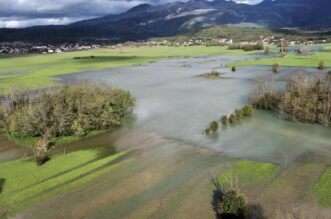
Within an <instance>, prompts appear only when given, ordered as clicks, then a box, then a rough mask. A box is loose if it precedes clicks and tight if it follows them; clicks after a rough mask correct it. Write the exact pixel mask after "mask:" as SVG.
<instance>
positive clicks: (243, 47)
mask: <svg viewBox="0 0 331 219" xmlns="http://www.w3.org/2000/svg"><path fill="white" fill-rule="evenodd" d="M228 49H230V50H237V49H239V50H244V51H254V50H264V43H263V42H262V41H259V42H258V43H256V44H240V43H234V44H231V45H229V47H228Z"/></svg>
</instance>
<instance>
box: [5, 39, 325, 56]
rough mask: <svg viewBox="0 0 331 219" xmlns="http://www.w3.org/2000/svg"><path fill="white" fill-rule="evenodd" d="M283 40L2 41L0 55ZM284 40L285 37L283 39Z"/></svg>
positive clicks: (295, 42) (299, 42)
mask: <svg viewBox="0 0 331 219" xmlns="http://www.w3.org/2000/svg"><path fill="white" fill-rule="evenodd" d="M282 40H284V39H281V38H279V37H274V36H271V37H264V36H260V39H259V40H255V41H240V42H235V41H234V40H233V39H230V38H216V39H208V40H205V39H188V40H172V39H166V38H165V39H162V38H160V39H151V40H146V41H127V42H124V43H111V42H103V43H95V42H93V43H90V42H80V43H63V44H57V45H55V44H54V45H53V44H45V45H44V44H40V43H38V44H34V43H2V44H0V56H15V55H24V54H60V53H63V52H72V51H81V50H90V49H97V48H111V49H118V48H121V47H154V46H169V47H181V46H184V47H187V46H229V48H231V45H234V44H236V45H242V46H243V45H257V44H260V43H263V45H264V46H274V45H280V42H281V41H282ZM285 41H286V39H285ZM286 42H287V45H288V46H294V45H310V44H324V43H328V40H326V39H318V40H310V41H307V40H304V39H301V40H291V41H286Z"/></svg>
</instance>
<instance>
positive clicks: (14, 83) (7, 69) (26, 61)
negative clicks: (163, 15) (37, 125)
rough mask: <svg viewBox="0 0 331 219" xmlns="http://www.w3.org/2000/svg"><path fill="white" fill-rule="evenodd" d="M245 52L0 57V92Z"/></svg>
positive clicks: (160, 50) (199, 49)
mask: <svg viewBox="0 0 331 219" xmlns="http://www.w3.org/2000/svg"><path fill="white" fill-rule="evenodd" d="M242 54H249V53H248V52H243V51H239V50H228V49H227V47H204V46H193V47H144V48H122V49H96V50H88V51H79V52H68V53H63V54H52V55H29V56H20V57H2V58H0V66H1V69H0V87H1V90H0V92H5V93H6V92H9V89H11V88H15V87H23V88H42V87H47V86H51V85H54V84H55V83H56V79H55V78H53V76H57V75H64V74H69V73H77V72H83V71H93V70H100V69H107V68H113V67H120V66H131V65H139V64H144V63H148V62H152V61H157V60H161V59H167V58H171V57H197V56H208V55H242Z"/></svg>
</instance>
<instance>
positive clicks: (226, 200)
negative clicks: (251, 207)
mask: <svg viewBox="0 0 331 219" xmlns="http://www.w3.org/2000/svg"><path fill="white" fill-rule="evenodd" d="M218 213H219V214H220V215H221V218H241V219H244V218H247V214H248V205H247V203H246V200H245V198H244V197H243V196H240V195H238V194H237V192H236V191H233V190H231V191H228V192H226V193H224V194H223V195H222V196H221V198H220V201H219V206H218Z"/></svg>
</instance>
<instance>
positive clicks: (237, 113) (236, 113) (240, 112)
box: [234, 109, 244, 120]
mask: <svg viewBox="0 0 331 219" xmlns="http://www.w3.org/2000/svg"><path fill="white" fill-rule="evenodd" d="M234 114H235V116H236V119H237V120H240V119H241V117H243V115H244V113H243V110H242V109H236V110H235V111H234Z"/></svg>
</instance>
